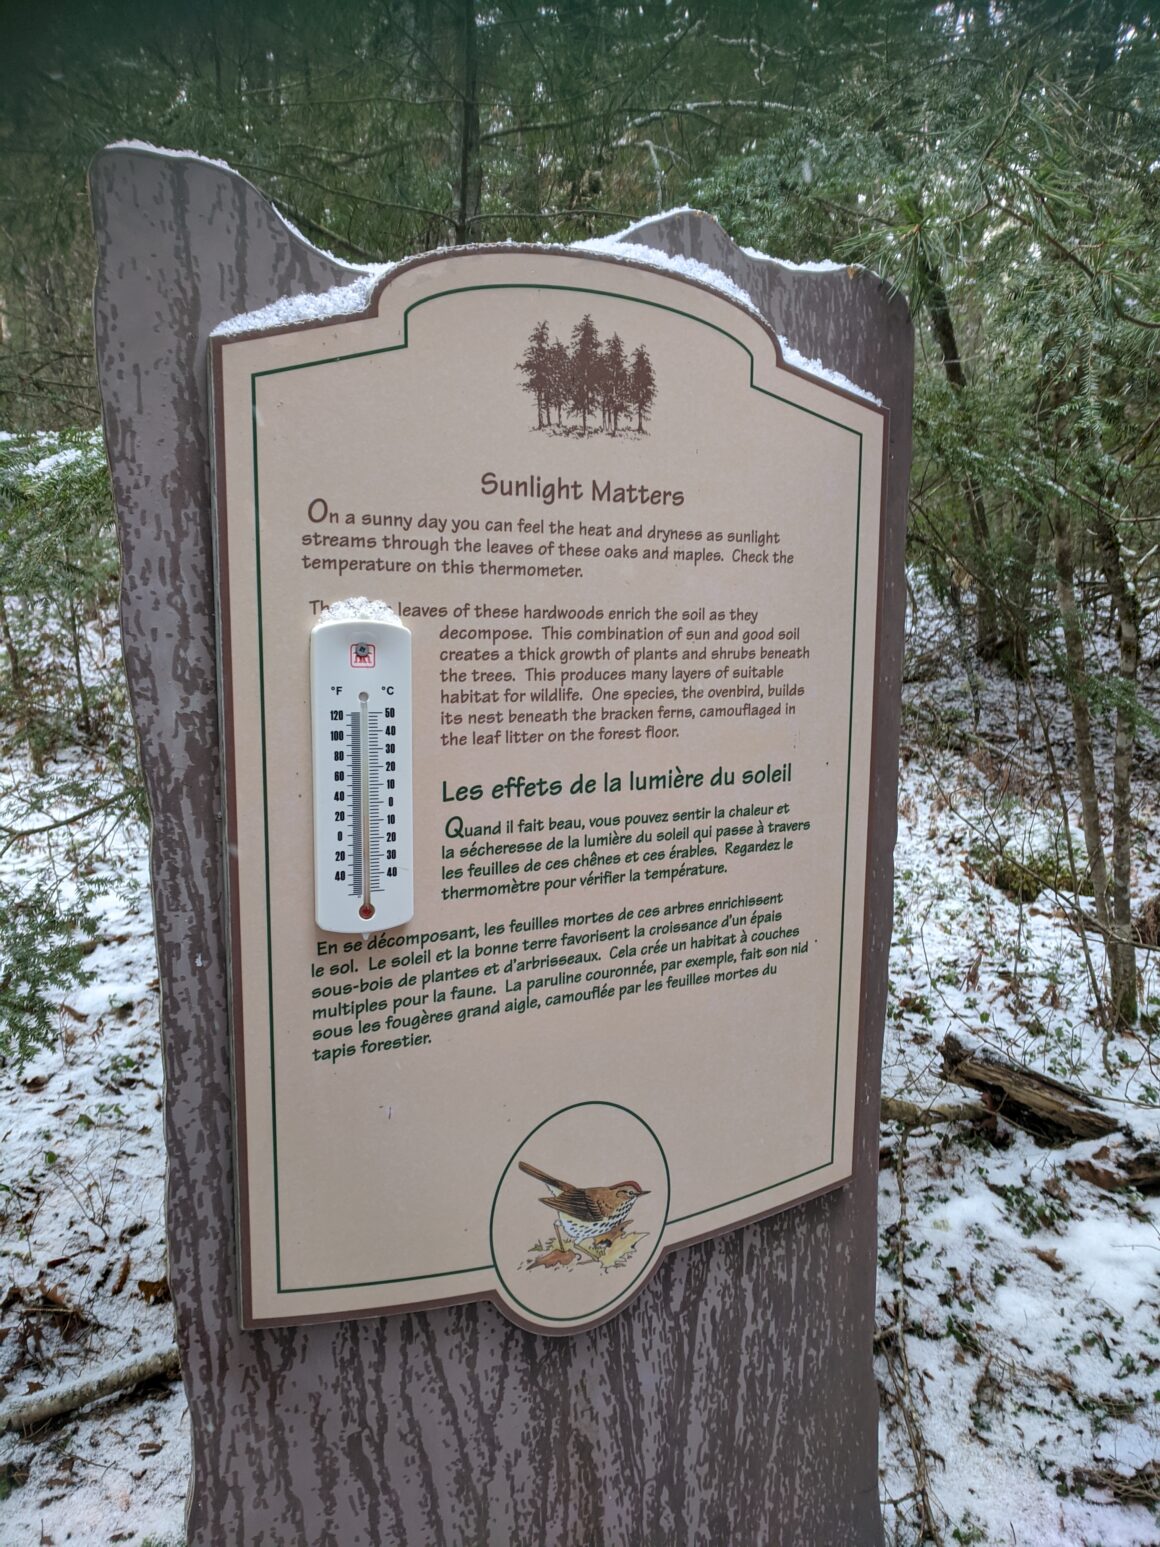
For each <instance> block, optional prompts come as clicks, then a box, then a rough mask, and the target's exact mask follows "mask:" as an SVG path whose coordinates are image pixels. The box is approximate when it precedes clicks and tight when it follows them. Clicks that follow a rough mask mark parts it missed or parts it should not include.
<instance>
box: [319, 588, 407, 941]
mask: <svg viewBox="0 0 1160 1547" xmlns="http://www.w3.org/2000/svg"><path fill="white" fill-rule="evenodd" d="M310 708H311V726H312V734H313V738H314V757H313V765H314V913H315V922H316V923H317V924H318V927H319V929H326V930H330V931H331V932H333V933H335V934H366V933H367V932H368V931H370V930H380V929H392V928H394V927H395V926H396V925H398V924H405V923H406V922H407V920H408V919H409V918H411V916H412V914H413V913H414V910H415V904H414V871H413V845H412V830H411V631H410V630H409V629H408V628H407V627H406V626H405V625H404V624H403V623H401V622H400V621H399V619H398V618H397V617H396V616H395V615H394V613H388V611H387V609H385V608H384V609H382V611H381V613H380V612H379V610H378V609H376V611H375V612H374V613H373V614H369V615H367V616H365V617H359V616H355V615H350V616H347V615H344V616H342V617H338V618H324V619H323V620H322V621H321V622H320V623H316V624H315V626H314V628H313V629H312V630H311V635H310Z"/></svg>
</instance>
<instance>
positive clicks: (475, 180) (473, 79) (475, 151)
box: [455, 0, 483, 247]
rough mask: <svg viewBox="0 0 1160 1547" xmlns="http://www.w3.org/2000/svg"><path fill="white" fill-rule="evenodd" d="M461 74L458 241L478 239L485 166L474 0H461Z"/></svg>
mask: <svg viewBox="0 0 1160 1547" xmlns="http://www.w3.org/2000/svg"><path fill="white" fill-rule="evenodd" d="M459 4H460V7H461V10H460V25H461V29H462V32H461V37H460V61H461V77H460V88H459V103H458V107H457V109H456V118H457V122H456V126H455V134H456V147H455V148H456V156H455V165H456V166H457V167H458V169H459V177H458V186H457V187H456V190H455V243H456V246H459V247H462V246H463V245H464V243H466V242H477V241H478V240H479V233H478V232H477V230H476V226H477V225H478V223H479V202H480V198H481V196H482V192H483V168H482V166H481V163H480V159H479V145H480V139H479V134H480V129H479V57H478V50H477V40H476V35H475V0H459Z"/></svg>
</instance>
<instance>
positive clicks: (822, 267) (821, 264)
mask: <svg viewBox="0 0 1160 1547" xmlns="http://www.w3.org/2000/svg"><path fill="white" fill-rule="evenodd" d="M741 251H742V252H743V253H744V254H745V256H746V257H747V258H756V259H758V260H759V261H760V262H762V263H776V264H777V266H778V268H779V269H791V270H792V271H793V272H794V273H795V274H836V273H838V272H840V271H842V270H849V269H858V268H861V266H862V265H861V264H859V263H839V262H838V260H837V259H836V258H811V259H809V260H808V261H807V262H805V263H791V261H790V260H789V259H788V258H778V257H776V256H775V255H774V254H773V253H771V252H762V251H761V249H760V248H759V247H742V248H741Z"/></svg>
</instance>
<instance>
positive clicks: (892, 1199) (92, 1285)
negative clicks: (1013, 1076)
mask: <svg viewBox="0 0 1160 1547" xmlns="http://www.w3.org/2000/svg"><path fill="white" fill-rule="evenodd" d="M916 593H917V594H916V606H915V607H914V608H912V610H911V614H910V616H909V617H908V644H907V685H906V688H905V706H904V721H903V756H902V766H901V784H900V790H899V833H898V848H897V854H896V884H895V924H894V946H893V952H892V960H891V986H890V997H889V1006H888V1015H887V1025H886V1049H885V1060H884V1081H883V1091H884V1095H885V1096H886V1097H893V1098H898V1099H900V1100H901V1101H904V1102H907V1103H911V1104H912V1106H913V1107H916V1108H917V1109H918V1111H919V1112H920V1113H921V1112H923V1111H925V1110H927V1109H929V1108H930V1107H937V1106H940V1105H941V1106H946V1105H952V1104H956V1105H963V1104H964V1103H967V1102H970V1101H972V1100H973V1099H974V1097H973V1095H972V1093H971V1092H968V1091H964V1090H962V1089H960V1088H958V1087H957V1086H955V1085H950V1084H948V1083H947V1082H946V1080H945V1079H944V1076H943V1074H942V1072H941V1071H942V1058H941V1054H940V1044H942V1043H943V1041H944V1038H945V1037H946V1036H947V1035H948V1034H953V1035H955V1036H956V1037H958V1038H959V1040H960V1041H961V1042H962V1043H963V1044H964V1045H967V1046H969V1047H974V1048H981V1049H987V1050H990V1051H991V1052H993V1053H995V1054H998V1055H999V1056H1001V1057H1002V1058H1003V1059H1006V1060H1008V1061H1014V1062H1017V1063H1020V1064H1022V1065H1025V1066H1028V1067H1030V1068H1033V1069H1034V1070H1037V1071H1040V1072H1042V1073H1046V1074H1050V1075H1052V1076H1054V1077H1055V1078H1057V1079H1059V1080H1062V1081H1065V1082H1067V1083H1069V1084H1072V1085H1075V1086H1078V1087H1081V1088H1083V1089H1084V1090H1086V1091H1087V1092H1089V1093H1091V1094H1093V1095H1097V1096H1099V1097H1101V1098H1102V1099H1103V1102H1104V1104H1105V1106H1106V1107H1107V1109H1108V1110H1109V1111H1110V1112H1112V1113H1113V1114H1114V1115H1116V1117H1117V1118H1118V1119H1119V1122H1120V1131H1118V1132H1117V1133H1115V1134H1112V1135H1111V1136H1109V1137H1108V1138H1104V1139H1098V1140H1087V1141H1084V1142H1078V1143H1071V1144H1064V1145H1061V1144H1055V1145H1048V1144H1045V1143H1043V1142H1041V1141H1038V1140H1036V1139H1035V1138H1034V1137H1032V1136H1031V1135H1030V1134H1029V1133H1027V1132H1025V1131H1022V1130H1021V1129H1020V1128H1018V1127H1016V1126H1014V1125H1012V1124H1011V1123H1009V1122H1008V1121H1006V1120H1005V1119H1004V1118H1003V1117H1002V1116H1000V1117H999V1118H998V1119H995V1118H994V1117H986V1116H983V1117H980V1118H979V1119H978V1120H973V1121H969V1120H962V1119H958V1120H952V1121H947V1120H943V1118H941V1117H939V1118H938V1119H937V1120H935V1121H933V1122H931V1123H929V1124H927V1125H923V1124H921V1123H920V1124H917V1125H916V1124H915V1122H914V1120H913V1115H912V1116H911V1117H910V1118H909V1119H908V1121H907V1122H906V1123H905V1124H903V1123H900V1122H888V1123H884V1125H883V1129H882V1146H881V1173H880V1174H881V1186H880V1220H879V1227H880V1252H879V1264H880V1266H879V1279H878V1286H877V1303H878V1328H877V1337H876V1345H877V1370H878V1377H879V1384H880V1390H881V1395H882V1417H881V1480H882V1498H883V1509H884V1517H885V1521H886V1533H887V1540H888V1542H890V1543H892V1544H897V1547H917V1544H919V1543H922V1542H928V1541H929V1542H932V1543H936V1544H943V1547H950V1544H952V1543H960V1544H962V1543H979V1544H995V1547H1006V1544H1019V1547H1056V1544H1067V1547H1160V1514H1158V1512H1157V1510H1156V1505H1157V1502H1158V1501H1160V1463H1158V1462H1157V1457H1158V1455H1160V1199H1158V1198H1157V1197H1156V1196H1155V1195H1143V1194H1141V1193H1140V1192H1138V1191H1135V1190H1132V1189H1120V1190H1114V1191H1113V1190H1108V1188H1107V1187H1106V1186H1102V1185H1098V1183H1099V1182H1100V1181H1104V1182H1107V1181H1108V1180H1109V1179H1110V1177H1111V1173H1112V1171H1113V1170H1114V1162H1115V1160H1116V1158H1117V1157H1120V1158H1122V1157H1123V1156H1125V1155H1128V1154H1130V1152H1131V1150H1132V1147H1133V1142H1135V1143H1137V1144H1142V1145H1145V1146H1149V1145H1150V1146H1152V1147H1155V1145H1156V1142H1157V1139H1158V1135H1160V971H1158V969H1157V965H1156V964H1157V960H1158V958H1157V956H1156V955H1155V954H1152V953H1142V954H1141V972H1142V980H1143V998H1142V1001H1141V1002H1142V1005H1143V1006H1144V1009H1145V1011H1146V1015H1147V1017H1148V1018H1147V1019H1146V1021H1145V1023H1144V1025H1143V1028H1142V1029H1141V1031H1140V1032H1139V1034H1138V1035H1135V1036H1117V1037H1115V1038H1113V1039H1111V1040H1110V1041H1107V1042H1106V1040H1105V1034H1104V1032H1103V1030H1102V1029H1101V1027H1100V1026H1099V1025H1098V1024H1097V1022H1096V1019H1095V1016H1094V1013H1093V1011H1094V1002H1095V1001H1094V993H1093V987H1092V979H1091V976H1090V972H1089V963H1088V956H1089V955H1090V963H1091V970H1094V973H1095V977H1096V980H1097V981H1099V980H1101V979H1102V976H1103V973H1104V963H1103V956H1102V951H1101V948H1100V946H1099V942H1098V938H1097V936H1095V935H1094V934H1093V933H1090V932H1089V933H1088V935H1087V938H1086V953H1087V954H1085V941H1084V937H1083V936H1082V935H1081V934H1080V933H1078V932H1077V930H1076V929H1075V928H1074V926H1073V922H1072V921H1073V919H1074V917H1075V913H1076V905H1077V899H1076V898H1075V896H1074V895H1073V894H1072V893H1070V892H1069V890H1068V884H1069V883H1068V881H1067V877H1066V875H1065V873H1064V872H1065V867H1064V866H1063V864H1062V863H1061V853H1062V849H1061V836H1060V823H1059V814H1058V809H1057V808H1056V806H1055V803H1054V802H1053V799H1052V796H1051V793H1050V789H1051V781H1050V778H1049V760H1048V758H1047V757H1046V755H1045V742H1044V727H1045V726H1046V727H1047V731H1048V734H1049V736H1050V738H1051V744H1052V748H1053V753H1054V757H1055V760H1056V762H1057V765H1058V766H1059V768H1060V770H1061V772H1062V774H1063V777H1064V780H1065V782H1067V781H1069V780H1070V779H1071V775H1072V769H1071V765H1070V760H1069V754H1070V750H1071V736H1070V730H1069V722H1068V716H1067V711H1066V705H1065V703H1064V702H1063V699H1062V695H1061V692H1060V689H1059V688H1058V687H1057V686H1056V685H1054V683H1053V681H1052V679H1051V674H1050V672H1049V671H1048V669H1047V668H1046V665H1045V666H1044V668H1043V669H1042V670H1036V672H1034V673H1033V677H1032V682H1031V683H1030V684H1029V685H1019V684H1016V683H1013V682H1012V681H1011V680H1009V679H1008V678H1006V677H1004V676H1002V675H1001V674H999V673H993V672H989V671H980V672H979V673H978V677H977V681H976V684H975V694H974V696H973V695H972V692H971V689H970V683H969V680H968V676H967V673H966V671H965V670H964V669H963V668H962V667H961V666H960V664H959V663H960V662H961V661H962V659H963V657H962V653H961V650H960V648H959V642H958V635H957V632H956V629H955V627H954V625H953V621H952V619H951V617H950V616H949V614H948V613H947V612H946V611H945V610H944V609H942V608H941V607H940V606H939V605H938V604H937V603H936V602H935V601H934V599H933V598H932V597H930V595H929V594H928V593H927V592H926V590H925V589H924V588H923V587H922V586H921V585H918V583H917V582H916ZM1158 650H1160V646H1158V641H1157V638H1156V637H1155V635H1154V634H1152V635H1150V636H1148V637H1146V638H1145V642H1144V652H1143V654H1144V658H1145V661H1146V665H1145V668H1144V673H1143V682H1144V690H1145V694H1146V697H1147V698H1148V699H1149V700H1150V702H1151V704H1152V707H1155V705H1156V701H1157V700H1158V699H1160V672H1158V668H1160V653H1158ZM976 711H977V717H976ZM1101 756H1102V758H1103V759H1104V761H1105V763H1106V761H1107V759H1108V758H1109V756H1110V745H1108V744H1102V745H1101ZM1158 768H1160V748H1158V744H1157V740H1156V737H1155V736H1154V735H1153V734H1152V733H1151V731H1149V730H1147V729H1145V730H1144V731H1143V732H1142V734H1141V745H1140V748H1139V752H1138V756H1137V767H1136V783H1135V806H1134V821H1135V845H1136V855H1135V866H1136V868H1135V895H1136V898H1137V900H1138V901H1139V902H1142V901H1144V900H1145V899H1148V898H1151V897H1153V896H1155V895H1156V893H1157V891H1158V890H1160V794H1158V788H1157V780H1156V777H1155V775H1156V772H1157V769H1158ZM25 775H26V771H24V770H21V769H20V768H19V767H17V768H15V769H10V770H9V778H10V779H11V780H12V781H13V782H12V783H11V785H10V786H9V797H11V794H12V791H13V790H15V789H16V788H17V787H18V785H19V781H20V779H21V778H22V777H24V776H25ZM1106 782H1107V784H1108V785H1109V787H1110V778H1109V779H1108V780H1107V781H1106ZM9 797H5V796H4V795H3V792H0V820H5V821H8V820H10V819H11V818H10V816H7V815H5V814H4V804H3V803H4V800H5V799H7V798H9ZM1072 821H1073V826H1074V828H1075V829H1076V830H1078V827H1079V823H1078V819H1077V818H1076V815H1075V812H1074V810H1073V812H1072ZM78 836H80V835H78V834H77V833H76V832H75V831H74V832H73V833H72V835H71V837H70V840H69V841H70V842H73V843H75V841H76V839H77V838H78ZM64 852H65V851H64V849H63V848H62V845H61V842H60V838H59V835H57V836H56V837H53V838H47V837H45V838H42V837H37V838H34V839H30V840H28V841H27V842H25V843H23V844H21V845H18V846H15V847H12V848H10V849H9V850H8V851H7V853H6V855H5V856H4V857H3V859H0V864H3V865H5V866H8V867H18V868H19V869H20V870H21V871H23V872H24V873H26V874H28V875H33V874H36V873H38V872H43V870H44V869H45V868H46V867H48V866H52V865H56V866H60V865H61V864H62V856H63V855H64ZM90 864H91V865H92V866H93V867H95V868H94V869H93V871H92V874H91V876H90V879H92V877H93V876H95V877H96V879H97V880H98V881H99V883H100V889H99V892H98V896H97V900H96V904H95V907H96V911H97V913H98V916H99V919H100V930H99V936H98V939H97V942H96V944H95V946H94V949H93V950H92V952H91V954H90V956H89V957H88V966H89V968H90V969H91V970H92V972H93V974H94V977H93V981H92V982H91V983H90V984H89V985H88V986H86V987H84V988H83V989H79V990H76V991H74V992H72V993H70V994H69V996H68V998H67V1000H66V1002H65V1004H64V1006H63V1007H62V1009H61V1012H60V1028H59V1038H58V1040H57V1042H56V1045H55V1046H54V1047H52V1048H51V1049H49V1050H46V1051H44V1052H43V1053H41V1054H39V1055H38V1056H37V1057H36V1058H35V1060H34V1061H33V1062H31V1063H29V1064H27V1065H26V1066H25V1067H24V1068H23V1069H22V1070H20V1071H15V1070H13V1069H11V1068H8V1069H6V1070H0V1157H2V1158H0V1381H2V1382H3V1387H4V1388H6V1394H7V1395H8V1396H9V1397H19V1396H22V1395H24V1394H26V1393H28V1392H30V1391H35V1390H37V1389H38V1388H41V1389H50V1388H52V1387H53V1386H55V1385H57V1384H59V1383H60V1382H62V1381H63V1380H65V1379H68V1378H71V1377H73V1376H76V1375H78V1374H82V1373H88V1372H91V1371H92V1370H93V1369H94V1368H96V1367H100V1366H102V1365H105V1364H110V1363H116V1362H118V1361H121V1360H125V1359H128V1358H130V1357H132V1356H134V1355H136V1354H139V1353H142V1352H148V1351H149V1350H151V1349H153V1348H162V1347H165V1346H167V1345H168V1344H169V1343H171V1341H172V1338H173V1325H172V1308H171V1306H170V1305H169V1304H168V1301H167V1284H166V1280H165V1272H166V1265H165V1241H164V1229H163V1189H164V1171H165V1156H164V1143H163V1137H162V1128H161V1116H162V1114H161V1079H162V1077H161V1064H160V1055H159V1021H158V995H157V974H156V961H155V957H154V952H153V941H152V933H151V918H150V907H149V894H148V890H147V885H146V860H145V835H144V833H143V832H142V831H140V830H135V829H134V830H130V829H127V828H124V827H122V828H121V830H120V831H119V833H118V834H117V835H116V836H115V837H113V838H111V839H108V840H106V841H103V842H102V843H101V844H99V845H97V846H96V849H95V854H94V857H93V858H91V860H90ZM1028 871H1033V872H1035V874H1036V876H1037V877H1038V878H1039V879H1040V880H1045V881H1046V882H1047V884H1046V885H1045V886H1044V888H1043V889H1042V890H1041V891H1039V892H1038V894H1037V895H1034V896H1033V895H1032V892H1033V891H1034V890H1035V888H1034V886H1032V885H1030V884H1028V882H1027V872H1028ZM1004 884H1005V885H1006V887H1007V890H1004V889H1003V886H1004ZM1017 894H1021V900H1020V896H1019V895H1017ZM1078 903H1079V906H1080V907H1086V906H1090V899H1084V898H1082V897H1081V898H1079V899H1078ZM1149 1027H1150V1028H1151V1040H1150V1039H1149V1030H1148V1028H1149ZM3 1394H4V1392H3V1391H2V1390H0V1396H2V1395H3ZM188 1449H189V1446H188V1418H187V1413H186V1408H185V1402H184V1398H183V1395H182V1391H181V1387H180V1385H177V1384H166V1383H159V1384H156V1385H154V1386H152V1387H149V1388H145V1389H139V1390H138V1391H137V1392H135V1393H134V1394H133V1395H131V1396H129V1397H123V1398H119V1399H110V1400H107V1401H105V1402H103V1403H101V1404H99V1405H97V1406H94V1407H91V1408H88V1409H85V1410H84V1411H81V1412H79V1413H74V1414H72V1415H69V1416H67V1417H66V1418H63V1419H59V1420H57V1421H55V1422H52V1423H48V1424H46V1425H44V1426H43V1427H42V1428H41V1429H40V1430H39V1431H37V1432H35V1433H33V1434H30V1435H27V1436H22V1435H14V1434H9V1435H6V1436H4V1437H2V1438H0V1547H24V1544H44V1547H48V1544H57V1547H59V1544H62V1543H65V1542H73V1543H82V1544H85V1547H89V1544H97V1543H103V1542H132V1543H134V1544H135V1547H147V1544H148V1547H160V1544H164V1547H176V1544H180V1543H181V1542H182V1541H183V1532H182V1517H183V1508H184V1499H185V1492H186V1488H187V1484H188V1471H189V1461H188ZM698 1547H724V1544H718V1543H713V1544H698ZM736 1547H749V1544H747V1543H742V1542H741V1540H740V1538H739V1539H738V1542H737V1544H736ZM818 1547H826V1544H818Z"/></svg>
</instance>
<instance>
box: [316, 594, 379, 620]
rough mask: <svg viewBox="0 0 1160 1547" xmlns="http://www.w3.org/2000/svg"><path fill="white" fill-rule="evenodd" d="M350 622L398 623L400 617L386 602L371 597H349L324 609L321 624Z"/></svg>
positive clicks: (320, 617) (320, 618)
mask: <svg viewBox="0 0 1160 1547" xmlns="http://www.w3.org/2000/svg"><path fill="white" fill-rule="evenodd" d="M350 620H366V621H368V622H369V621H372V620H373V621H374V622H376V623H397V622H398V621H399V615H398V613H397V612H396V611H395V610H394V608H393V607H388V606H387V604H386V602H380V601H374V600H372V599H371V598H370V597H369V596H348V597H346V598H345V600H343V601H341V602H331V604H330V606H329V607H324V608H323V610H322V613H321V615H320V616H319V619H318V621H319V623H344V622H348V621H350Z"/></svg>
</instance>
